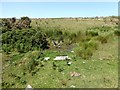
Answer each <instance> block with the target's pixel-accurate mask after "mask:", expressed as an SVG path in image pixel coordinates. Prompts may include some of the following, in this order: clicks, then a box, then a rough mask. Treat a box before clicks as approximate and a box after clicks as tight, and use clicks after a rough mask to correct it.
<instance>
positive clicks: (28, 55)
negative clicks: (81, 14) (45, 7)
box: [0, 17, 120, 88]
mask: <svg viewBox="0 0 120 90" xmlns="http://www.w3.org/2000/svg"><path fill="white" fill-rule="evenodd" d="M111 18H112V17H111ZM108 19H109V17H108ZM115 19H116V18H115ZM104 20H106V21H107V17H106V18H105V19H101V20H97V19H94V18H93V19H91V18H87V19H79V18H76V19H74V18H58V19H30V18H29V17H22V18H21V19H19V20H16V19H15V18H12V19H1V27H0V30H1V31H2V34H1V37H2V50H1V53H2V63H3V65H2V66H3V72H2V76H3V77H2V87H3V88H25V87H26V86H27V85H28V84H30V85H31V86H32V87H33V88H72V87H75V88H116V87H117V86H118V64H117V63H118V51H117V49H118V36H119V33H120V32H119V30H118V29H117V24H111V22H112V21H114V18H112V21H110V22H109V23H108V22H107V23H108V25H106V21H104ZM112 23H114V22H112ZM18 26H19V27H18ZM56 56H69V57H70V58H71V59H70V60H63V61H55V60H54V58H55V57H56ZM45 57H50V59H49V60H45ZM68 62H72V63H71V64H68ZM72 72H77V73H79V74H80V76H74V75H73V76H72V75H71V73H72Z"/></svg>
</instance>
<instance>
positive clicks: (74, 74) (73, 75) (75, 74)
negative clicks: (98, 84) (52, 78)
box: [70, 72, 81, 77]
mask: <svg viewBox="0 0 120 90" xmlns="http://www.w3.org/2000/svg"><path fill="white" fill-rule="evenodd" d="M80 75H81V74H80V73H77V72H70V76H71V77H78V76H80Z"/></svg>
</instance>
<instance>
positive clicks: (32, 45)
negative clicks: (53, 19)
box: [2, 29, 49, 52]
mask: <svg viewBox="0 0 120 90" xmlns="http://www.w3.org/2000/svg"><path fill="white" fill-rule="evenodd" d="M46 39H47V37H46V35H45V33H43V32H42V31H40V30H35V29H25V30H12V31H8V32H6V33H3V35H2V46H3V47H2V48H3V50H4V51H5V52H8V51H11V50H13V49H14V50H15V49H17V51H19V52H27V51H30V50H35V49H47V48H49V45H48V41H47V40H46Z"/></svg>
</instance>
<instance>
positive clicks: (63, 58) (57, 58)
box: [54, 56, 71, 60]
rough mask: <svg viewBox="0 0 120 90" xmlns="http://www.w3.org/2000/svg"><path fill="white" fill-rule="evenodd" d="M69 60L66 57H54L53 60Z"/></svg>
mask: <svg viewBox="0 0 120 90" xmlns="http://www.w3.org/2000/svg"><path fill="white" fill-rule="evenodd" d="M70 59H71V58H70V57H68V56H56V57H55V58H54V60H70Z"/></svg>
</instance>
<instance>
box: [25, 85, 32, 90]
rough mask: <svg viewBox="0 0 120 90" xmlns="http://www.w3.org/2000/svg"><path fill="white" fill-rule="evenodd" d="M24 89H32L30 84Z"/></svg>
mask: <svg viewBox="0 0 120 90" xmlns="http://www.w3.org/2000/svg"><path fill="white" fill-rule="evenodd" d="M25 90H33V88H32V86H30V85H28V86H27V87H26V89H25Z"/></svg>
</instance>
